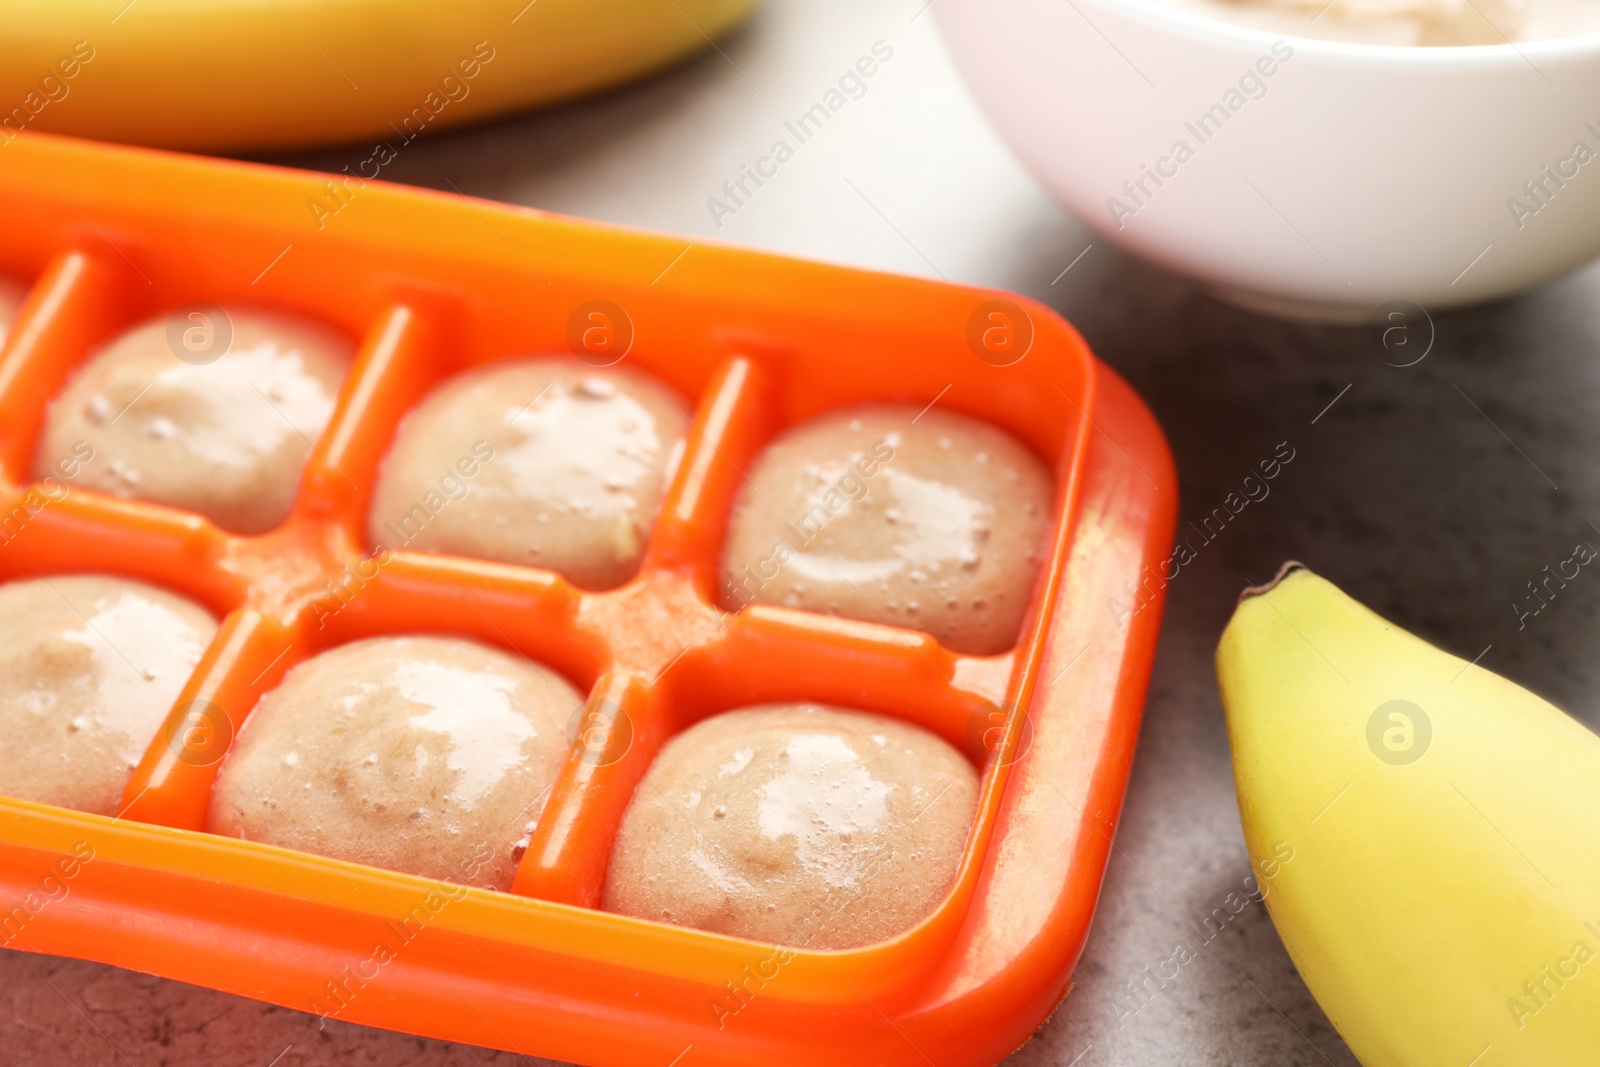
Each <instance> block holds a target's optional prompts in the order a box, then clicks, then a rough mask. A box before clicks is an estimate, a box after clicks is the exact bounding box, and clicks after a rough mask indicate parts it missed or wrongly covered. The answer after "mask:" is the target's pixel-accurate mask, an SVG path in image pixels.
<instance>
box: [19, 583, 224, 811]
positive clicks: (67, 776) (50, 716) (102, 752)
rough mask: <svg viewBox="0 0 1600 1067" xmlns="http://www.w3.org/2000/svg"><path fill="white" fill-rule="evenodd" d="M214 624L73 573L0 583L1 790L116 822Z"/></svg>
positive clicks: (131, 587) (164, 599) (142, 588)
mask: <svg viewBox="0 0 1600 1067" xmlns="http://www.w3.org/2000/svg"><path fill="white" fill-rule="evenodd" d="M216 630H217V623H216V620H215V619H213V618H212V617H211V615H210V614H209V613H208V612H207V611H206V610H205V609H204V608H202V607H200V606H199V605H197V604H194V603H192V602H190V601H188V600H185V599H184V598H182V597H179V596H174V595H173V594H171V593H168V592H166V591H165V590H162V589H156V588H154V587H153V586H148V585H145V584H144V583H142V582H134V581H129V580H128V579H126V578H114V577H111V576H110V575H99V574H79V575H61V576H58V577H53V578H35V579H30V580H26V581H15V582H7V583H6V584H4V585H0V795H4V796H8V797H17V798H19V799H22V800H33V801H38V802H39V803H41V804H56V805H59V806H61V807H63V808H75V809H77V810H78V811H87V812H92V813H94V814H96V815H116V814H118V811H119V806H120V804H121V800H122V792H123V789H124V788H125V787H126V786H127V784H128V778H129V777H130V776H131V775H132V774H133V769H134V767H135V766H137V765H138V763H139V760H140V758H141V757H143V756H144V752H145V749H146V748H148V747H149V745H150V742H151V741H152V740H153V739H154V738H155V736H156V733H157V732H158V731H159V730H160V728H161V723H162V721H163V720H164V719H165V718H166V714H167V712H168V711H169V710H170V709H171V707H172V704H173V702H174V701H175V700H177V698H178V694H179V692H181V691H182V689H183V685H184V683H185V682H186V681H188V680H189V675H190V674H191V673H192V672H193V671H194V668H195V664H197V663H199V662H200V656H201V654H202V653H203V652H204V651H205V649H206V645H208V644H209V643H210V642H211V637H212V635H213V634H215V633H216Z"/></svg>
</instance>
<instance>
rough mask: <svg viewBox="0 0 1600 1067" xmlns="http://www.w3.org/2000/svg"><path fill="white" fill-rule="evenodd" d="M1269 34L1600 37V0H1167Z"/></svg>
mask: <svg viewBox="0 0 1600 1067" xmlns="http://www.w3.org/2000/svg"><path fill="white" fill-rule="evenodd" d="M1164 2H1166V3H1168V4H1170V5H1171V6H1173V7H1177V8H1181V9H1182V10H1185V11H1191V12H1194V13H1195V14H1198V15H1206V16H1209V17H1211V18H1214V19H1221V20H1222V21H1224V22H1234V23H1238V24H1239V25H1242V26H1251V27H1254V28H1256V29H1261V30H1266V31H1267V32H1269V33H1281V34H1286V35H1289V36H1294V37H1317V38H1322V39H1324V40H1330V41H1349V42H1353V43H1357V44H1384V45H1479V44H1504V43H1506V42H1507V41H1508V40H1510V41H1542V40H1547V39H1550V38H1554V37H1573V36H1577V35H1578V34H1584V33H1600V0H1333V2H1332V3H1331V4H1330V3H1328V0H1164Z"/></svg>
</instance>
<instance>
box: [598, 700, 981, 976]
mask: <svg viewBox="0 0 1600 1067" xmlns="http://www.w3.org/2000/svg"><path fill="white" fill-rule="evenodd" d="M977 791H978V778H977V773H976V772H975V771H974V770H973V767H972V765H971V764H970V763H968V762H967V760H966V759H965V758H964V757H962V755H961V754H960V753H959V752H957V751H956V750H955V749H954V748H952V747H951V746H950V745H949V744H947V743H946V742H945V741H943V740H942V739H940V738H938V737H936V736H934V735H933V734H931V733H929V732H927V731H926V730H922V729H920V728H918V727H915V726H911V725H908V724H906V723H903V722H900V721H899V720H896V719H891V718H886V717H884V716H880V715H871V714H867V713H865V712H855V711H849V710H847V709H843V708H832V707H826V706H820V705H814V704H782V705H780V704H774V705H766V706H762V707H753V708H746V709H743V710H740V711H731V712H727V713H725V714H722V715H717V716H714V717H712V718H710V719H706V720H704V721H703V722H700V723H698V724H697V725H695V726H693V727H691V728H690V729H688V730H685V731H684V732H683V733H681V734H679V735H678V736H676V737H674V738H673V739H671V740H670V741H668V742H667V743H666V745H665V746H663V747H662V749H661V752H660V753H659V754H658V755H657V756H656V759H655V762H654V763H652V764H651V766H650V769H649V770H648V771H647V772H646V773H645V776H644V779H643V780H642V781H641V782H640V784H639V788H638V790H637V791H636V792H635V794H634V798H633V801H632V803H631V805H630V806H629V808H628V811H627V813H626V815H625V816H624V817H623V820H622V826H621V829H620V831H619V832H618V835H617V839H616V842H615V844H614V845H613V848H612V852H611V865H610V867H609V869H608V870H607V872H606V885H605V895H604V905H603V906H604V907H605V908H606V910H608V911H616V912H621V913H623V914H626V915H633V916H637V917H639V918H644V919H654V920H658V921H660V922H667V923H674V924H676V925H679V926H692V927H697V928H699V929H703V930H712V931H715V932H717V933H724V934H732V935H735V936H738V937H748V938H752V939H754V940H757V941H768V942H774V943H777V944H781V945H787V946H790V947H793V948H810V949H837V948H851V947H854V946H858V945H867V944H871V943H873V942H876V941H882V940H884V939H886V938H890V937H893V936H894V935H896V934H898V933H900V932H902V931H904V930H907V929H909V928H910V927H912V926H914V925H916V924H917V923H918V922H919V921H920V920H922V919H923V918H925V917H926V916H927V915H928V914H929V913H931V912H932V911H933V910H934V909H935V908H936V907H937V906H938V904H939V902H940V901H941V900H943V899H944V896H945V894H946V893H947V892H948V891H949V888H950V883H951V880H952V879H953V878H954V876H955V871H956V867H957V865H958V864H959V862H960V859H961V851H962V848H963V846H964V845H965V843H966V838H967V830H968V828H969V827H970V826H971V824H972V819H973V814H974V810H975V806H976V802H977Z"/></svg>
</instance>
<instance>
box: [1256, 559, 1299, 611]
mask: <svg viewBox="0 0 1600 1067" xmlns="http://www.w3.org/2000/svg"><path fill="white" fill-rule="evenodd" d="M1310 569H1311V568H1309V567H1307V566H1306V565H1305V564H1304V563H1301V562H1300V561H1299V560H1297V559H1291V560H1285V561H1284V564H1283V566H1281V567H1279V568H1278V573H1277V574H1274V575H1273V576H1272V581H1270V582H1268V583H1266V584H1265V585H1250V586H1246V587H1245V590H1244V592H1242V593H1240V594H1239V603H1240V604H1243V603H1244V602H1245V601H1246V600H1249V599H1250V598H1251V597H1253V596H1265V595H1266V594H1268V593H1270V592H1272V591H1273V590H1274V589H1276V588H1278V584H1279V583H1280V582H1282V581H1283V580H1284V579H1285V578H1287V577H1289V575H1291V574H1293V573H1294V572H1295V571H1304V570H1310Z"/></svg>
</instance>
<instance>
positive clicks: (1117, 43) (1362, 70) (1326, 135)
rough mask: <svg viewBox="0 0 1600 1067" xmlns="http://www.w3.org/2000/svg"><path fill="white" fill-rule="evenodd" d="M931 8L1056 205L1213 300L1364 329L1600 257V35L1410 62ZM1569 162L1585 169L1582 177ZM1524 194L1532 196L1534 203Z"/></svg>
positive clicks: (1332, 47)
mask: <svg viewBox="0 0 1600 1067" xmlns="http://www.w3.org/2000/svg"><path fill="white" fill-rule="evenodd" d="M936 11H937V12H938V17H939V21H940V25H941V27H942V29H943V32H944V36H945V40H946V42H947V43H948V45H949V48H950V50H951V52H952V53H953V54H954V56H955V59H956V62H957V64H958V65H959V66H960V67H961V69H962V71H963V72H964V73H965V75H966V78H967V80H968V82H969V84H970V85H971V87H972V89H973V92H974V93H975V95H976V96H977V98H978V100H979V102H980V104H981V105H982V106H983V108H984V109H985V110H986V111H987V112H988V114H989V117H990V118H991V119H992V120H993V122H994V123H995V125H996V126H997V127H998V128H999V130H1000V132H1001V134H1002V135H1003V136H1004V137H1005V138H1006V140H1007V141H1008V142H1009V143H1010V145H1011V147H1012V148H1013V149H1014V150H1015V151H1016V153H1017V155H1018V156H1020V157H1021V159H1022V160H1023V162H1024V163H1025V164H1026V165H1027V166H1028V167H1029V168H1030V169H1031V170H1032V171H1033V172H1034V174H1035V175H1037V176H1038V178H1039V179H1040V180H1041V181H1042V182H1043V183H1044V184H1045V185H1046V186H1047V187H1048V188H1049V189H1050V191H1051V192H1052V193H1053V194H1054V195H1055V196H1056V197H1057V198H1058V199H1060V200H1061V202H1062V203H1063V204H1065V205H1066V207H1067V208H1068V209H1069V210H1070V211H1071V212H1072V213H1073V214H1074V215H1076V216H1077V217H1078V218H1079V219H1080V220H1081V221H1082V222H1084V223H1085V224H1086V225H1088V226H1089V227H1090V228H1092V229H1093V230H1095V231H1096V232H1098V233H1099V234H1100V235H1101V236H1102V237H1104V238H1105V239H1106V240H1108V241H1111V242H1114V243H1115V244H1118V245H1121V246H1122V247H1123V248H1125V249H1127V250H1129V251H1130V252H1133V253H1136V254H1138V255H1140V256H1143V257H1145V258H1147V259H1149V260H1152V261H1154V262H1156V263H1158V264H1161V265H1162V266H1164V267H1167V268H1169V269H1171V270H1173V271H1176V272H1178V273H1181V274H1185V275H1188V276H1189V277H1192V278H1194V279H1196V280H1197V281H1199V282H1200V283H1202V284H1203V285H1205V286H1206V287H1208V288H1209V289H1211V290H1212V291H1214V292H1215V293H1217V294H1218V295H1219V296H1221V297H1223V298H1224V299H1228V300H1231V301H1233V302H1235V303H1239V304H1243V305H1246V306H1249V307H1253V308H1256V309H1259V310H1264V311H1268V312H1273V313H1277V314H1284V315H1289V316H1293V317H1300V318H1311V319H1325V320H1352V319H1363V318H1366V317H1367V316H1369V315H1370V314H1372V313H1373V311H1374V309H1375V308H1377V307H1379V306H1380V305H1383V304H1386V303H1388V302H1390V301H1413V302H1416V303H1419V304H1421V305H1422V306H1424V307H1426V308H1430V309H1432V308H1440V307H1448V306H1450V305H1454V304H1466V303H1472V302H1476V301H1482V300H1488V299H1491V298H1494V297H1498V296H1504V295H1506V294H1509V293H1513V292H1516V291H1517V290H1520V289H1524V288H1527V287H1529V286H1532V285H1536V284H1538V283H1539V282H1541V281H1544V280H1546V279H1548V278H1551V277H1554V276H1556V275H1558V274H1561V273H1563V272H1564V271H1568V270H1570V269H1572V268H1573V267H1576V266H1578V265H1580V264H1582V263H1584V262H1586V261H1588V260H1590V259H1592V258H1594V257H1595V256H1597V255H1600V35H1595V34H1590V35H1588V36H1584V37H1572V38H1565V39H1560V40H1554V41H1541V42H1534V43H1528V44H1519V45H1517V46H1515V47H1513V46H1511V45H1492V46H1481V47H1462V48H1405V47H1393V46H1378V45H1357V44H1344V43H1336V42H1329V41H1319V40H1311V39H1307V38H1297V37H1288V36H1280V35H1274V34H1271V33H1267V32H1264V31H1261V30H1256V29H1250V28H1246V27H1242V26H1234V25H1231V24H1228V23H1223V22H1218V21H1214V20H1211V19H1208V18H1204V17H1201V16H1197V15H1192V14H1189V13H1187V12H1183V11H1178V10H1174V9H1171V8H1167V7H1163V6H1162V5H1161V3H1160V0H941V2H940V3H939V4H938V6H937V8H936ZM1262 57H1267V58H1266V60H1263V59H1262ZM1258 64H1259V66H1258ZM1269 70H1270V72H1271V73H1270V75H1269V74H1267V73H1266V72H1267V71H1269ZM1251 75H1253V76H1251ZM1241 79H1244V83H1243V85H1242V86H1241ZM1230 90H1233V93H1232V94H1230V92H1229V91H1230ZM1214 105H1216V106H1217V107H1219V108H1220V111H1213V110H1212V109H1213V106H1214ZM1230 105H1233V106H1232V107H1230ZM1208 113H1209V114H1211V115H1212V117H1211V119H1210V121H1209V122H1208V123H1207V124H1205V125H1204V126H1200V125H1198V123H1199V120H1200V117H1201V116H1202V115H1204V114H1208ZM1180 142H1182V143H1184V144H1186V145H1187V146H1188V153H1187V154H1186V153H1184V152H1183V151H1182V150H1177V146H1178V144H1179V143H1180ZM1579 142H1582V143H1583V144H1584V145H1585V146H1586V148H1587V150H1588V151H1589V152H1592V153H1593V156H1594V158H1592V159H1590V160H1589V161H1587V162H1585V163H1579V162H1577V160H1576V156H1575V146H1576V145H1577V144H1578V143H1579ZM1175 150H1176V151H1175ZM1180 155H1181V156H1183V159H1182V161H1181V162H1180V161H1179V159H1178V156H1180ZM1563 160H1565V161H1567V162H1566V163H1565V165H1563V162H1562V161H1563ZM1547 165H1548V166H1549V167H1550V168H1551V169H1552V170H1551V173H1555V172H1557V171H1558V170H1559V169H1561V168H1563V166H1564V169H1565V170H1566V171H1567V172H1568V176H1567V177H1560V176H1559V174H1558V175H1557V178H1554V179H1552V178H1550V177H1548V176H1547V173H1546V171H1545V170H1544V168H1545V167H1546V166H1547ZM1155 171H1159V172H1161V173H1156V174H1155V176H1153V177H1152V176H1150V175H1151V174H1152V172H1155ZM1573 171H1575V172H1576V173H1575V174H1573V173H1572V172H1573ZM1558 180H1559V181H1560V182H1561V184H1559V185H1558V184H1557V181H1558ZM1526 182H1534V183H1539V182H1543V184H1544V189H1545V192H1543V193H1540V194H1539V199H1538V200H1535V199H1533V198H1532V197H1530V195H1529V192H1528V189H1527V187H1525V185H1524V183H1526ZM1125 183H1127V184H1125ZM1141 185H1142V189H1141ZM1534 188H1535V191H1537V188H1538V186H1537V184H1536V185H1535V186H1534ZM1515 200H1520V201H1521V202H1522V204H1523V205H1524V207H1523V209H1522V210H1517V209H1515V208H1514V207H1513V206H1512V203H1513V201H1515ZM1119 202H1120V206H1119ZM1535 208H1536V209H1537V210H1534V209H1535Z"/></svg>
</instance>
